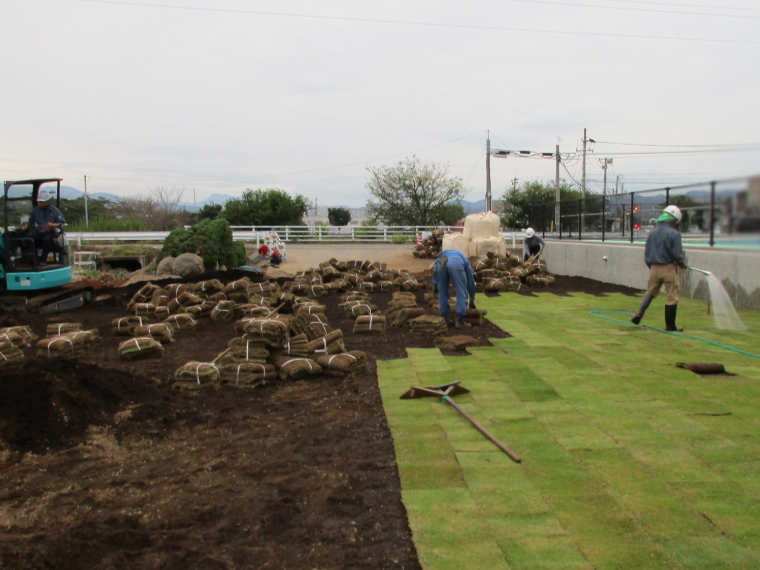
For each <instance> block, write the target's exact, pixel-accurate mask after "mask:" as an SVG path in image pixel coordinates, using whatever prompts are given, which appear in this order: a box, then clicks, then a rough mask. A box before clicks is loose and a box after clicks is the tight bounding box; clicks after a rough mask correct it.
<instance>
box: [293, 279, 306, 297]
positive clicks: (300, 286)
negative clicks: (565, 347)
mask: <svg viewBox="0 0 760 570" xmlns="http://www.w3.org/2000/svg"><path fill="white" fill-rule="evenodd" d="M309 287H310V285H308V284H307V283H299V282H298V281H294V282H293V283H291V284H290V292H291V293H293V294H295V295H306V291H307V289H309Z"/></svg>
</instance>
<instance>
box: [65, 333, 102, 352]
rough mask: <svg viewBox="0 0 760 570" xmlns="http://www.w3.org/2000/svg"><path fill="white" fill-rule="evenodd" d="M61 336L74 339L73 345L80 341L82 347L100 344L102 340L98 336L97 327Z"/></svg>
mask: <svg viewBox="0 0 760 570" xmlns="http://www.w3.org/2000/svg"><path fill="white" fill-rule="evenodd" d="M61 336H62V337H63V338H70V339H72V340H73V341H74V346H76V345H77V343H78V342H79V341H81V342H82V343H83V345H84V346H83V348H85V349H87V348H90V347H92V346H95V345H96V344H101V343H102V342H103V339H102V338H101V336H100V331H99V330H98V329H90V330H88V331H77V332H73V333H66V334H64V335H61Z"/></svg>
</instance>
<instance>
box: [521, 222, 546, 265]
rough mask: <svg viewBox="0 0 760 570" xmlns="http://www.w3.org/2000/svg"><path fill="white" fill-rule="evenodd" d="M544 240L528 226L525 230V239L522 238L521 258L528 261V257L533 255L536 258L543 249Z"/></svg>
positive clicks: (544, 245)
mask: <svg viewBox="0 0 760 570" xmlns="http://www.w3.org/2000/svg"><path fill="white" fill-rule="evenodd" d="M545 247H546V242H545V241H544V239H543V238H542V237H541V236H538V235H536V230H534V229H533V228H528V229H527V230H525V239H524V240H523V260H524V261H528V258H530V257H533V258H534V259H538V256H539V255H541V253H542V252H543V251H544V248H545Z"/></svg>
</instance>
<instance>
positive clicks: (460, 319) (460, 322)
mask: <svg viewBox="0 0 760 570" xmlns="http://www.w3.org/2000/svg"><path fill="white" fill-rule="evenodd" d="M471 326H472V325H471V324H470V323H466V322H464V315H460V314H459V313H457V324H456V327H457V328H458V329H469V328H470V327H471Z"/></svg>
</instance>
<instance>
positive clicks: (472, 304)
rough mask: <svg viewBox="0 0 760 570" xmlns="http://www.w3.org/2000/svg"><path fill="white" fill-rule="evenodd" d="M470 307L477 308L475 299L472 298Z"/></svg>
mask: <svg viewBox="0 0 760 570" xmlns="http://www.w3.org/2000/svg"><path fill="white" fill-rule="evenodd" d="M470 308H471V309H474V308H475V299H470Z"/></svg>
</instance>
